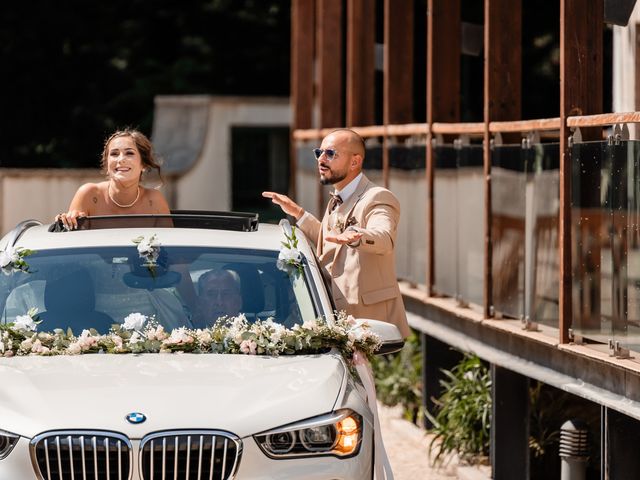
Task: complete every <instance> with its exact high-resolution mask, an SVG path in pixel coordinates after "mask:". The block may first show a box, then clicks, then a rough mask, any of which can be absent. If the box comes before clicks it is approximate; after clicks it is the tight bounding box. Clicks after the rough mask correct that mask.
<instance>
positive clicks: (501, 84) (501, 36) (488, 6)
mask: <svg viewBox="0 0 640 480" xmlns="http://www.w3.org/2000/svg"><path fill="white" fill-rule="evenodd" d="M521 79H522V0H485V2H484V146H483V156H484V178H485V189H484V195H485V198H484V204H485V258H484V314H485V317H490V316H493V312H492V305H493V288H492V287H493V251H492V248H491V247H492V241H493V239H492V226H493V215H492V212H491V133H490V131H489V124H490V123H491V122H492V121H496V120H497V121H501V120H520V119H521V115H522V114H521V111H522V104H521V91H522V82H521Z"/></svg>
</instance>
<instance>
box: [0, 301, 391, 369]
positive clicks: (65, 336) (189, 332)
mask: <svg viewBox="0 0 640 480" xmlns="http://www.w3.org/2000/svg"><path fill="white" fill-rule="evenodd" d="M32 313H33V315H35V314H36V312H32ZM27 316H28V317H29V321H28V320H27V319H26V318H22V317H18V318H17V319H16V321H15V322H14V323H8V324H0V356H4V357H12V356H16V355H78V354H81V353H175V352H188V353H225V354H244V355H271V356H278V355H292V354H301V353H304V354H312V353H318V352H321V351H325V350H328V349H331V348H335V349H337V350H339V351H340V352H341V353H342V354H343V355H344V356H345V357H346V358H352V357H353V355H354V353H355V352H356V351H359V352H362V353H364V354H365V355H366V356H368V357H371V356H372V355H373V354H374V353H375V352H376V351H377V350H378V348H379V347H380V343H381V340H380V337H379V336H378V335H377V334H375V333H374V332H372V331H371V329H370V328H369V325H368V324H367V323H366V322H362V323H360V322H356V321H355V320H354V318H353V317H352V316H350V315H347V314H346V313H345V312H340V313H338V314H337V315H336V319H335V321H334V322H332V323H329V322H327V321H326V320H324V319H316V320H311V321H306V322H304V323H303V324H302V325H294V326H293V327H292V328H286V327H285V326H284V325H282V324H279V323H276V322H274V321H273V320H272V319H267V320H258V321H256V322H253V323H250V322H249V321H248V320H247V318H246V317H245V316H244V314H240V315H238V316H236V317H223V318H220V319H218V321H216V323H215V324H214V325H213V326H212V327H210V328H205V329H196V330H194V329H189V328H185V327H181V328H176V329H174V330H172V331H171V332H167V331H165V329H164V327H163V326H162V325H160V324H159V323H158V322H157V321H156V320H155V318H153V317H147V316H145V315H143V314H141V313H132V314H130V315H128V316H127V317H126V318H125V319H124V321H123V323H121V324H115V325H113V327H112V329H111V331H110V332H109V333H107V334H104V335H102V334H100V333H98V332H97V331H96V330H94V329H90V330H83V331H82V333H81V334H80V335H79V336H75V335H74V334H73V332H72V331H71V330H67V331H64V330H62V329H55V330H54V331H53V332H37V331H36V329H37V328H36V327H37V325H38V322H37V321H36V320H34V317H33V316H32V315H25V316H24V317H27Z"/></svg>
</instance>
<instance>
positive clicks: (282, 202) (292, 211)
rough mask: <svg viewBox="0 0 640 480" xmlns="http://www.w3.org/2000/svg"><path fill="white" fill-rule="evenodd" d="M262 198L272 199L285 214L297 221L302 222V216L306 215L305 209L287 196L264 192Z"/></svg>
mask: <svg viewBox="0 0 640 480" xmlns="http://www.w3.org/2000/svg"><path fill="white" fill-rule="evenodd" d="M262 196H263V197H265V198H270V199H271V201H272V202H273V203H275V204H276V205H279V206H280V208H281V209H282V211H283V212H284V213H286V214H287V215H291V216H292V217H295V219H296V220H300V217H302V214H303V213H304V208H302V207H301V206H300V205H298V204H297V203H296V202H294V201H293V200H291V199H290V198H289V197H287V196H286V195H282V194H280V193H276V192H262Z"/></svg>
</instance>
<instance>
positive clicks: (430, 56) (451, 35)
mask: <svg viewBox="0 0 640 480" xmlns="http://www.w3.org/2000/svg"><path fill="white" fill-rule="evenodd" d="M460 22H461V14H460V0H428V4H427V95H426V97H427V127H428V128H429V132H430V133H429V135H428V136H427V164H426V176H427V179H426V180H427V196H428V197H427V222H426V223H427V232H426V234H427V241H428V252H427V266H426V268H427V275H426V277H425V278H426V283H427V292H428V293H429V295H431V294H432V293H433V291H432V290H433V285H434V283H435V234H434V232H435V230H434V218H435V217H434V196H433V188H434V165H435V159H434V150H433V145H432V143H433V142H432V138H433V136H432V133H431V132H432V131H433V129H432V126H433V124H434V122H459V121H460Z"/></svg>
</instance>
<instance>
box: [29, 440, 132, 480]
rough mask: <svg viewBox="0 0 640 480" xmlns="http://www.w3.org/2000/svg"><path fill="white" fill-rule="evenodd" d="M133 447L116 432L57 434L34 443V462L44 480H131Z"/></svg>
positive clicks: (32, 449) (32, 455) (32, 443)
mask: <svg viewBox="0 0 640 480" xmlns="http://www.w3.org/2000/svg"><path fill="white" fill-rule="evenodd" d="M131 457H132V454H131V443H130V442H129V440H128V439H127V437H125V436H124V435H121V434H119V433H115V432H96V431H78V430H73V431H57V432H47V433H43V434H41V435H38V436H36V437H34V438H33V440H31V459H32V461H33V464H34V468H35V469H36V473H37V474H38V475H39V477H38V478H41V479H44V480H76V479H77V480H105V479H112V480H127V479H128V478H129V477H130V473H131Z"/></svg>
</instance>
